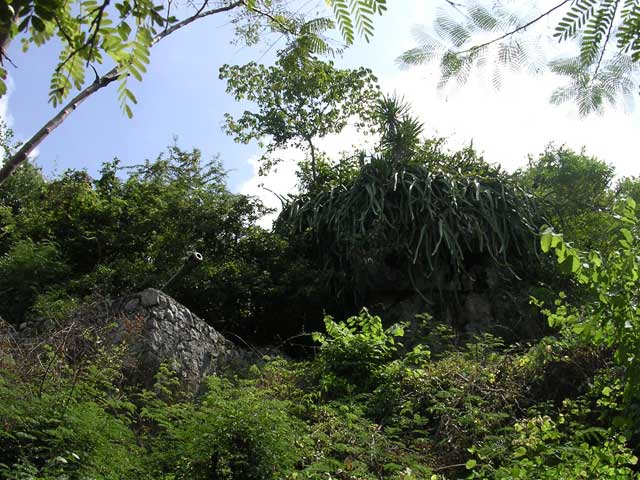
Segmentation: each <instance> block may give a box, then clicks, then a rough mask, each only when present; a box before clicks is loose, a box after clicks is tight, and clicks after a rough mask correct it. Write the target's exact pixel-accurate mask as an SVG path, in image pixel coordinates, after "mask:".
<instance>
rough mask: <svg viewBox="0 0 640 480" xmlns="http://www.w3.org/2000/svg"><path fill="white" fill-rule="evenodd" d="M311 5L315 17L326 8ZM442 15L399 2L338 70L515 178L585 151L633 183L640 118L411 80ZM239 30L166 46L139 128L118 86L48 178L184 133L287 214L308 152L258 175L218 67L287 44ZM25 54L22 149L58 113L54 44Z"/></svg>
mask: <svg viewBox="0 0 640 480" xmlns="http://www.w3.org/2000/svg"><path fill="white" fill-rule="evenodd" d="M541 3H544V2H541ZM300 5H301V6H304V7H305V8H307V9H309V8H313V7H314V5H316V3H315V2H301V3H300ZM308 5H310V7H307V6H308ZM439 5H442V6H444V5H445V2H444V1H440V2H425V1H424V0H403V2H390V9H389V11H388V12H387V13H386V14H385V15H384V16H383V17H379V18H377V20H376V24H375V28H376V32H375V36H374V38H373V40H372V42H371V43H369V44H366V43H365V42H364V41H363V40H360V41H358V42H357V44H356V45H355V46H354V47H352V48H351V49H349V50H348V51H347V52H346V54H345V55H344V57H343V58H341V59H338V60H337V63H338V64H339V65H340V66H343V67H356V66H361V65H363V66H367V67H369V68H372V69H373V71H374V72H375V73H376V74H377V75H378V77H379V79H380V82H381V85H382V87H383V89H384V90H386V91H387V92H396V93H399V94H401V95H404V96H405V97H406V98H407V100H409V101H410V102H411V103H412V104H413V107H414V111H415V113H416V114H418V115H419V116H420V117H421V118H422V119H423V121H424V122H425V127H426V132H427V134H437V135H444V136H447V137H449V138H450V139H451V140H450V143H451V145H452V146H453V147H455V146H459V145H462V144H465V143H468V142H469V141H471V140H473V142H474V145H475V146H476V147H477V148H479V149H480V150H482V151H484V153H485V157H486V158H487V159H488V160H490V161H494V162H500V163H502V164H503V165H505V166H506V167H507V168H511V169H513V168H516V167H518V166H521V165H523V164H524V163H525V162H526V155H527V154H536V153H539V152H540V151H542V149H543V148H544V145H545V144H547V143H548V142H550V141H555V142H556V143H567V144H568V145H569V146H572V147H574V148H580V147H581V146H583V145H584V146H586V148H587V151H588V152H590V153H592V154H595V155H597V156H599V157H601V158H603V159H605V160H607V161H609V162H611V163H614V164H615V165H616V167H617V168H618V170H619V172H620V173H622V174H627V175H633V174H638V173H640V172H639V171H638V170H640V169H639V168H638V167H637V166H636V165H637V159H636V158H635V155H636V152H638V151H640V149H639V148H638V146H639V142H638V140H637V139H636V137H637V133H638V128H639V127H640V115H639V114H638V110H637V109H636V111H635V112H634V113H632V114H630V115H629V114H625V113H623V112H620V111H609V112H607V113H606V114H605V115H604V116H603V117H595V118H588V119H586V120H581V119H579V118H578V116H577V114H576V112H575V109H572V108H571V107H570V106H569V107H562V108H558V107H553V106H550V105H549V104H548V102H547V101H546V100H547V98H548V96H549V94H550V92H551V90H552V88H553V87H554V85H557V79H555V78H553V77H552V76H549V75H546V76H543V77H530V76H527V75H524V74H513V75H511V74H510V75H506V78H505V80H504V82H503V83H504V87H503V88H502V89H501V90H500V91H495V90H494V89H492V87H491V86H490V85H488V82H487V81H486V79H483V78H482V76H481V75H479V76H477V78H474V79H473V81H472V82H470V84H469V85H467V86H465V87H455V86H453V87H450V88H447V89H445V90H443V91H437V90H436V88H435V84H436V82H437V72H436V69H435V68H434V67H420V68H416V69H412V70H409V71H401V70H399V69H398V67H397V66H396V64H395V62H394V60H395V58H396V57H397V56H398V55H399V54H400V53H401V52H402V51H403V50H405V49H407V48H410V47H412V46H413V45H414V42H413V39H412V35H411V29H412V27H413V26H414V25H415V24H420V23H422V24H427V25H429V24H430V23H431V21H432V19H433V16H434V12H435V8H436V7H437V6H439ZM320 8H322V7H320ZM540 8H542V7H540ZM227 22H228V17H226V16H214V17H211V18H209V19H206V20H203V21H200V22H196V23H194V24H192V25H191V26H189V27H188V28H186V29H184V30H182V31H179V32H177V33H176V34H174V35H172V36H170V37H168V38H167V39H165V40H163V41H162V42H160V43H159V44H158V45H157V46H156V47H154V49H153V50H152V59H151V65H150V67H149V69H148V72H147V74H146V76H145V78H144V81H143V83H137V82H135V81H132V87H133V90H134V92H135V94H136V96H137V98H138V100H139V104H138V105H137V106H135V109H134V118H133V119H131V120H130V119H128V118H127V117H126V116H124V115H123V114H122V113H121V111H120V108H119V106H118V102H117V98H116V89H115V85H112V86H110V87H108V88H107V89H104V90H102V91H100V92H99V93H97V94H96V95H94V96H93V97H91V98H90V99H89V100H87V102H85V103H84V104H83V105H81V106H80V107H79V108H78V110H77V111H76V112H74V113H73V114H72V115H71V116H70V117H69V118H68V119H67V120H66V121H65V122H64V124H63V125H62V126H61V127H60V128H59V129H58V130H56V131H55V132H53V133H52V134H51V135H50V137H49V138H47V139H46V140H45V142H44V143H43V144H42V145H41V146H40V148H39V155H38V163H39V164H40V165H41V166H43V167H44V169H45V171H46V172H48V173H51V172H61V171H63V170H65V169H67V168H86V169H88V170H89V172H90V173H96V172H97V170H98V169H99V166H100V165H101V163H102V162H104V161H108V160H111V159H113V158H114V157H118V158H120V159H121V160H122V161H123V163H125V164H135V163H141V162H142V161H144V159H146V158H150V159H152V158H155V157H156V156H157V155H158V153H160V152H161V151H163V150H164V148H165V147H166V146H167V145H168V144H170V143H172V141H173V140H172V139H173V136H174V135H176V136H177V137H178V144H179V145H180V146H182V147H183V148H191V147H197V148H199V149H201V150H202V151H203V153H204V155H205V157H212V156H214V155H216V154H220V157H221V159H222V161H223V163H224V165H225V167H226V168H227V169H228V170H229V172H230V176H229V180H230V187H231V188H232V190H234V191H242V192H245V193H251V194H257V195H260V196H263V197H264V198H265V200H267V202H270V203H272V204H273V205H274V206H275V205H277V203H273V201H274V198H273V197H272V196H271V197H270V194H265V191H264V190H262V189H261V188H260V186H259V185H260V184H261V183H265V185H267V186H268V187H269V188H271V189H274V190H275V191H278V192H279V193H287V192H288V191H290V190H291V189H292V188H293V186H294V183H295V179H294V176H293V171H294V170H295V160H296V159H298V158H300V153H299V152H295V151H284V152H282V156H283V157H284V158H286V159H289V160H290V161H289V162H285V163H284V164H283V165H282V166H281V167H280V169H279V171H278V172H277V173H275V174H274V175H273V176H272V177H271V178H267V179H258V178H257V177H256V164H255V161H256V158H257V156H259V153H260V151H259V149H258V147H257V145H255V144H251V145H248V146H247V145H237V144H234V142H233V141H232V140H231V139H230V138H229V137H227V136H226V135H225V134H224V133H223V131H222V128H221V125H222V120H223V114H224V113H225V112H230V113H237V112H239V111H241V110H242V109H243V108H244V106H243V105H238V104H236V103H235V102H234V101H233V99H232V98H231V97H229V96H228V95H227V94H226V93H225V91H224V90H225V85H224V83H223V82H221V81H220V80H218V68H219V67H220V66H221V65H223V64H224V63H235V64H243V63H246V62H247V61H250V60H258V61H262V62H264V63H269V62H271V61H272V60H273V55H274V53H275V50H276V49H277V48H278V46H279V44H276V46H275V47H274V48H271V49H270V50H269V46H270V45H271V42H273V40H275V38H271V39H267V40H266V42H265V43H263V44H261V45H258V46H254V47H250V48H240V47H238V46H233V45H230V43H229V42H230V40H231V39H232V38H233V29H232V27H231V26H230V25H228V24H227ZM549 45H550V46H548V47H547V48H548V49H549V50H551V51H550V52H549V53H551V54H553V51H552V50H553V49H554V48H557V47H555V46H554V44H549ZM18 47H19V45H18V43H17V42H15V43H14V45H13V46H12V49H11V51H10V56H11V58H12V59H13V61H14V62H15V63H16V64H17V65H18V68H17V69H13V68H11V67H10V68H9V70H10V76H11V80H12V88H11V93H10V95H9V96H8V116H9V120H10V123H11V125H12V127H13V129H14V130H15V132H16V134H17V137H18V139H21V140H24V139H26V138H28V137H29V136H30V135H31V134H32V133H33V132H35V131H36V130H37V129H38V128H39V127H40V126H41V125H42V124H43V123H44V122H45V121H46V120H47V119H48V118H49V117H50V116H51V115H53V113H54V110H53V108H52V107H51V106H50V105H49V104H48V103H47V91H48V83H49V77H50V74H51V72H52V70H53V67H54V65H55V60H56V56H57V52H56V51H55V48H53V47H54V46H53V45H51V46H46V47H43V48H40V49H37V48H33V49H32V50H30V51H29V52H28V53H27V54H26V55H23V54H22V53H21V52H20V51H19V48H18ZM354 139H355V140H357V136H355V137H354V136H353V135H352V134H350V133H349V132H348V134H347V135H342V136H338V137H335V138H328V139H325V140H324V142H323V143H322V146H323V147H324V148H325V149H326V150H327V151H328V152H331V153H335V152H338V151H339V150H341V149H344V148H348V146H349V145H350V144H351V143H354Z"/></svg>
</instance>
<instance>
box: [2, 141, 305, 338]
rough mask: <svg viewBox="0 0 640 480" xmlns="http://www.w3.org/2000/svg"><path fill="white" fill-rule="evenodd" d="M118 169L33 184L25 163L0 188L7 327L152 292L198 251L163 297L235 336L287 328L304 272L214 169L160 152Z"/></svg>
mask: <svg viewBox="0 0 640 480" xmlns="http://www.w3.org/2000/svg"><path fill="white" fill-rule="evenodd" d="M121 173H122V169H121V168H120V167H119V165H118V162H117V161H116V162H113V163H108V164H105V165H104V167H103V170H102V173H101V174H100V175H99V176H98V178H96V179H93V178H91V177H90V176H89V175H87V174H86V173H85V172H82V171H70V172H66V173H65V174H64V175H63V176H61V177H59V178H55V179H51V180H45V179H44V178H43V177H42V174H41V173H40V172H39V171H38V170H36V169H34V168H33V167H29V166H26V167H23V168H21V169H20V170H19V171H18V173H17V174H16V175H15V176H13V177H12V178H10V179H9V181H8V182H7V183H6V184H4V185H3V186H2V187H0V215H2V219H3V225H2V235H1V236H0V292H2V294H3V295H7V298H12V301H11V302H3V304H2V306H0V316H2V317H4V318H5V319H6V320H7V321H9V322H12V323H19V322H21V321H23V319H25V318H27V317H33V316H39V315H41V314H45V315H46V316H50V317H51V316H53V314H54V312H55V313H56V315H62V314H63V311H64V304H65V303H68V302H71V303H72V302H73V299H74V298H75V299H82V298H83V297H85V296H87V295H91V294H92V293H94V292H100V293H102V294H110V295H114V296H120V295H122V294H123V292H126V291H131V290H140V289H142V288H145V287H147V286H154V287H157V288H159V287H161V286H162V285H163V284H164V283H165V282H166V281H167V280H168V279H169V277H171V275H172V274H173V273H174V272H176V271H177V270H178V269H179V268H180V267H181V266H182V264H183V262H184V258H185V257H187V256H188V255H189V253H190V252H192V251H198V252H200V253H202V254H203V255H204V258H205V260H204V263H203V264H202V265H201V266H200V267H199V268H198V269H197V270H195V271H194V272H192V273H191V274H190V275H189V276H187V277H185V278H184V279H183V280H182V282H181V283H179V284H178V285H176V286H175V287H174V289H173V290H172V291H170V292H167V293H169V294H171V295H174V296H175V297H176V298H178V299H179V300H180V301H181V302H183V303H185V304H186V305H188V306H191V307H193V309H194V311H196V312H197V313H198V315H200V316H201V317H202V318H204V319H206V320H207V321H210V322H212V323H214V324H215V326H216V327H217V328H220V329H222V330H225V331H227V330H233V331H234V332H235V333H236V334H239V335H242V336H243V337H245V336H246V337H249V338H250V337H254V338H256V337H260V338H262V339H263V341H267V339H271V338H273V337H274V336H276V335H278V334H280V335H283V336H284V335H290V334H294V333H297V332H298V331H299V328H300V325H299V319H300V318H301V317H302V315H303V314H302V312H298V313H297V314H294V312H295V311H296V308H297V307H295V306H294V307H292V306H291V302H295V301H297V300H296V293H295V291H296V290H297V288H298V287H297V286H298V285H300V284H310V282H308V281H307V280H303V279H306V278H307V277H309V276H312V275H313V270H312V269H310V268H308V266H307V265H306V263H305V260H304V259H300V258H294V257H293V255H294V252H293V249H290V248H289V246H288V244H287V243H286V242H285V241H284V240H282V239H281V238H279V237H278V236H276V235H273V234H270V233H269V232H267V231H265V230H263V229H261V228H259V227H257V226H256V225H255V222H256V220H257V219H258V218H260V216H261V215H263V214H264V213H265V212H266V210H265V208H264V207H263V206H262V205H261V204H260V203H259V202H258V201H257V200H256V199H254V198H251V197H246V196H243V195H236V194H232V193H230V192H229V191H228V190H227V187H226V184H225V174H224V171H223V170H222V168H221V166H220V164H219V163H218V162H217V161H212V162H205V161H204V160H203V159H201V157H200V152H198V151H197V150H195V151H191V152H187V151H183V150H180V149H179V148H177V147H172V148H171V149H169V151H168V154H166V155H161V156H160V157H158V158H157V159H156V160H155V161H153V162H146V163H145V164H143V165H139V166H135V167H133V168H130V169H128V176H126V177H125V178H121ZM32 187H33V190H31V188H32ZM308 293H309V294H310V295H311V294H312V293H313V292H312V291H309V292H308ZM301 295H307V293H304V292H302V293H301ZM285 298H286V299H287V300H286V301H285V300H284V299H285ZM299 304H300V305H302V304H304V305H305V306H307V307H308V306H309V302H306V303H303V302H302V301H301V302H300V303H299ZM287 305H289V306H288V307H287ZM283 308H287V312H288V314H287V315H289V316H288V317H285V318H284V321H283V314H282V309H283Z"/></svg>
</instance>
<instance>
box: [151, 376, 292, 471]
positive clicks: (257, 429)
mask: <svg viewBox="0 0 640 480" xmlns="http://www.w3.org/2000/svg"><path fill="white" fill-rule="evenodd" d="M165 383H166V380H165ZM160 385H162V384H160ZM207 385H208V390H207V393H206V394H205V395H204V397H203V398H202V399H200V400H199V401H198V403H196V404H190V403H185V402H178V403H173V404H168V403H166V402H165V401H163V400H160V399H159V397H158V396H157V395H155V394H153V393H151V392H146V393H145V394H144V395H143V398H144V399H145V402H146V405H147V406H145V407H144V408H143V409H142V411H141V418H142V419H143V420H144V421H147V422H152V424H155V425H157V426H158V427H159V428H160V431H159V432H158V434H157V437H156V438H155V439H154V444H153V446H152V454H151V455H152V459H153V463H155V464H156V465H157V467H159V470H160V471H159V472H158V474H161V471H163V470H164V471H165V472H167V471H172V472H173V475H172V477H171V478H174V479H176V480H179V479H219V480H235V479H238V480H239V479H250V480H268V479H274V480H275V479H278V478H283V475H285V474H286V473H288V472H289V471H290V470H292V469H293V467H294V465H295V463H296V461H297V460H298V458H299V456H300V447H301V444H300V441H299V438H298V436H299V434H300V433H301V432H303V431H304V430H303V429H302V425H301V424H300V422H299V420H297V419H295V418H294V417H292V416H291V415H290V414H289V413H288V411H289V409H290V408H291V406H290V404H289V403H288V402H285V401H280V400H275V399H271V398H269V397H268V396H266V395H265V394H264V392H262V391H260V390H258V389H256V388H254V387H252V386H251V385H250V384H248V383H245V384H240V385H234V384H233V383H232V382H230V381H228V380H223V379H219V378H210V379H209V381H208V384H207Z"/></svg>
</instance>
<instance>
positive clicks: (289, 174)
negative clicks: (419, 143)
mask: <svg viewBox="0 0 640 480" xmlns="http://www.w3.org/2000/svg"><path fill="white" fill-rule="evenodd" d="M366 143H367V139H366V138H365V136H364V135H363V134H361V133H359V132H358V131H357V130H356V129H355V128H354V127H352V126H348V127H347V128H345V129H344V130H343V131H342V132H341V133H340V134H339V135H328V136H327V137H325V138H322V139H320V140H318V141H317V142H316V147H317V148H318V149H319V150H321V151H323V152H325V153H326V154H327V155H329V157H330V158H338V157H339V156H340V154H341V153H342V152H344V151H350V150H352V149H353V147H354V146H356V145H357V146H362V145H365V144H366ZM274 157H276V158H281V159H283V160H282V162H280V163H279V164H278V165H277V166H276V167H275V168H274V170H273V171H272V172H270V173H269V175H266V176H260V175H259V169H260V163H259V157H258V156H257V155H254V156H252V157H250V158H249V159H248V160H247V162H248V163H249V165H250V167H251V170H252V176H251V178H250V179H249V180H247V181H246V182H245V183H243V184H242V185H241V186H240V189H239V190H240V193H242V194H245V195H253V196H256V197H258V198H260V200H262V202H263V203H264V204H265V205H266V206H267V207H269V208H273V209H275V210H276V211H275V212H274V213H273V214H270V215H267V216H265V217H263V218H262V219H261V220H260V222H259V224H260V225H261V226H262V227H264V228H271V224H272V222H273V221H274V220H275V218H276V217H277V215H278V213H279V212H280V209H281V202H280V199H279V198H278V196H286V195H287V194H290V193H296V192H297V183H298V178H297V177H296V171H297V169H298V162H300V161H301V160H304V158H305V154H304V152H303V151H301V150H298V149H295V148H287V149H281V150H277V151H276V152H274Z"/></svg>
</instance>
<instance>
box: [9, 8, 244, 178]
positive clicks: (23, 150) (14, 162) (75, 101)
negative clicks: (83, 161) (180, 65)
mask: <svg viewBox="0 0 640 480" xmlns="http://www.w3.org/2000/svg"><path fill="white" fill-rule="evenodd" d="M241 5H243V2H242V1H237V2H234V3H231V4H229V5H227V6H225V7H220V8H213V9H211V10H207V11H204V12H198V13H196V14H195V15H192V16H191V17H188V18H185V19H184V20H182V21H181V22H178V23H176V24H175V25H172V26H171V28H168V29H166V30H164V31H162V32H161V33H159V34H158V35H156V36H155V37H154V38H153V40H152V41H151V46H153V45H155V44H157V43H158V42H160V41H161V40H162V39H163V38H166V37H168V36H169V35H171V34H172V33H173V32H175V31H177V30H179V29H181V28H182V27H185V26H187V25H189V24H190V23H192V22H195V21H196V20H198V19H201V18H205V17H208V16H210V15H215V14H216V13H222V12H227V11H229V10H233V9H234V8H237V7H239V6H241ZM120 75H121V72H120V69H119V68H118V67H114V68H112V69H111V70H109V72H107V73H106V74H105V75H103V76H101V77H99V78H96V80H95V81H94V82H93V83H92V84H91V85H89V86H87V87H86V88H85V89H83V90H82V91H81V92H80V93H78V95H76V96H75V97H73V98H72V99H71V100H70V101H69V102H68V103H67V104H66V105H65V106H64V107H63V108H62V109H61V110H60V111H58V113H56V114H55V115H54V116H53V117H52V118H51V119H50V120H49V121H48V122H47V123H45V124H44V126H43V127H42V128H41V129H40V130H38V131H37V132H36V133H35V134H34V135H33V136H32V137H31V138H30V139H29V140H27V141H26V142H25V143H24V144H23V145H22V146H21V147H20V148H19V149H18V151H17V152H16V153H15V154H13V155H12V156H11V157H10V158H8V159H7V161H6V162H5V163H4V165H2V168H0V185H2V183H4V181H5V180H6V179H7V178H9V176H10V175H11V174H12V173H13V172H14V171H15V170H16V168H18V167H19V166H20V164H21V163H23V162H24V161H25V160H26V159H27V158H29V155H31V153H32V152H33V151H34V150H35V149H36V148H37V147H38V145H40V144H41V143H42V141H43V140H44V139H45V138H47V137H48V136H49V135H50V134H51V132H53V131H54V130H55V129H56V128H58V127H59V126H60V125H61V124H62V122H64V121H65V120H66V119H67V117H68V116H69V115H71V114H72V113H73V111H74V110H75V109H76V108H78V106H79V105H80V104H81V103H82V102H84V101H85V100H86V99H87V98H89V97H90V96H91V95H93V94H94V93H96V92H97V91H98V90H101V89H103V88H104V87H106V86H107V85H109V84H111V83H112V82H114V81H115V80H117V79H118V78H119V77H120Z"/></svg>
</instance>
